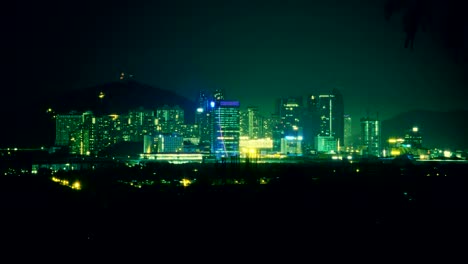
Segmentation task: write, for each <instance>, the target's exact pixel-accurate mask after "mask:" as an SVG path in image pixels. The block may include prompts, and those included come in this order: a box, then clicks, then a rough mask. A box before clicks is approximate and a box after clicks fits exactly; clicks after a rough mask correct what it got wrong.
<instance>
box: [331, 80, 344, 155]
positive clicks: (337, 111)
mask: <svg viewBox="0 0 468 264" xmlns="http://www.w3.org/2000/svg"><path fill="white" fill-rule="evenodd" d="M332 94H333V95H334V99H333V100H332V101H333V109H332V123H333V126H332V127H333V136H334V137H335V139H336V141H337V143H338V146H339V147H342V146H344V141H345V140H344V103H343V96H342V95H341V93H340V91H338V89H336V88H335V89H333V91H332Z"/></svg>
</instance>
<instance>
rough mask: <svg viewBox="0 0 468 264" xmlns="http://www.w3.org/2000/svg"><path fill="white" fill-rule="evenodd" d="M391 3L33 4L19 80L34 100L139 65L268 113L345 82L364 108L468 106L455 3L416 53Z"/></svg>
mask: <svg viewBox="0 0 468 264" xmlns="http://www.w3.org/2000/svg"><path fill="white" fill-rule="evenodd" d="M385 2H386V1H385V0H380V1H359V3H357V2H353V1H344V0H343V1H342V0H336V1H330V2H327V3H325V2H314V1H300V0H297V1H289V2H287V3H286V2H281V1H220V2H218V1H197V4H195V3H194V2H191V1H171V2H170V3H169V2H158V1H155V2H152V3H150V2H148V1H135V2H132V3H131V4H122V5H118V4H111V3H106V2H105V1H104V2H100V3H98V4H96V3H93V4H91V3H88V2H86V1H85V2H83V3H80V6H77V7H76V9H73V10H70V9H68V8H66V6H65V5H63V4H60V3H58V2H57V3H56V2H55V1H45V2H41V4H40V5H37V4H34V3H27V4H26V3H25V4H24V5H22V6H16V12H17V13H16V14H17V15H18V17H19V18H21V21H20V22H19V23H18V24H17V26H18V28H17V29H18V30H21V32H23V34H21V35H19V34H17V38H15V41H17V42H18V43H16V44H17V45H16V50H17V51H18V52H16V53H15V61H16V63H15V70H16V76H18V77H19V76H28V78H16V79H15V81H16V83H14V86H15V87H17V88H18V89H17V90H18V91H23V92H26V93H29V94H31V95H32V97H34V96H35V95H38V94H40V93H55V92H60V91H64V90H67V91H69V90H80V89H84V88H86V87H89V86H93V85H97V84H102V83H107V82H110V81H113V80H116V79H117V78H119V76H120V73H121V72H128V73H129V74H133V75H134V76H135V78H136V79H137V80H140V81H142V82H144V83H148V84H150V85H153V86H156V87H161V88H163V89H168V90H171V91H174V92H176V93H178V94H181V95H183V96H186V97H188V98H193V97H195V96H196V94H197V93H198V91H199V90H201V89H218V88H222V89H224V91H225V93H226V94H227V95H228V96H229V97H231V98H236V100H240V101H243V102H244V104H245V105H256V106H259V107H260V108H261V109H264V110H262V111H265V112H272V111H273V110H274V104H273V103H271V100H270V99H269V98H267V97H266V95H268V96H271V97H273V98H278V97H281V96H283V95H284V91H287V92H288V94H291V95H293V96H298V95H300V94H307V93H310V92H314V93H315V92H316V93H323V94H325V93H328V92H329V90H332V89H335V88H337V89H340V91H341V92H342V94H343V96H344V97H345V98H347V104H346V105H347V108H348V109H347V111H346V112H347V114H350V115H351V116H356V117H360V116H365V115H366V113H367V111H369V110H370V111H372V112H379V115H380V116H381V118H382V119H388V118H391V117H392V116H395V115H397V114H399V113H401V112H404V111H410V110H414V109H425V110H434V111H449V110H453V109H466V104H465V103H464V97H466V89H463V88H464V87H466V84H467V82H466V78H465V77H464V73H466V71H465V70H466V67H465V65H464V64H463V63H455V62H454V61H452V59H451V57H450V56H449V54H448V53H449V51H451V50H447V49H446V48H445V46H444V44H443V41H444V38H443V37H441V36H440V35H441V34H442V33H443V32H442V31H441V30H442V29H441V27H442V25H444V24H443V23H442V22H444V21H445V20H444V19H445V15H447V12H448V11H447V12H445V13H444V12H443V10H445V9H444V8H445V4H443V2H444V1H436V0H434V1H433V5H434V6H433V9H434V10H437V12H435V11H434V10H433V14H431V15H432V19H433V23H434V25H433V28H430V30H427V31H426V32H423V31H418V32H417V35H416V39H415V44H414V50H413V51H410V50H409V49H405V48H404V46H403V40H404V35H405V33H404V31H403V30H402V27H401V20H400V18H401V17H400V16H401V13H400V14H398V13H397V14H395V15H394V16H393V17H391V18H390V19H388V20H386V17H385V16H384V9H385ZM447 2H452V1H447ZM437 7H441V8H439V9H437ZM436 26H438V27H436ZM437 37H439V38H438V39H437ZM463 48H464V46H463V45H462V46H461V49H462V51H463ZM23 92H19V93H17V92H16V91H11V95H12V97H21V95H22V94H24V93H23ZM9 101H10V100H5V103H6V105H8V104H9Z"/></svg>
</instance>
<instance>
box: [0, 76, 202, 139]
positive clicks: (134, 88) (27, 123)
mask: <svg viewBox="0 0 468 264" xmlns="http://www.w3.org/2000/svg"><path fill="white" fill-rule="evenodd" d="M100 92H103V93H104V94H105V97H104V98H103V99H102V101H101V100H100V99H99V93H100ZM165 104H167V105H169V106H175V105H179V106H180V107H181V108H182V109H184V110H185V120H186V122H187V123H193V122H194V119H195V111H194V109H195V108H196V105H195V103H194V102H193V101H191V100H189V99H187V98H185V97H183V96H181V95H178V94H176V93H174V92H172V91H168V90H164V89H161V88H158V87H153V86H150V85H147V84H143V83H140V82H137V81H134V80H125V81H118V82H111V83H106V84H102V85H97V86H92V87H88V88H85V89H79V90H72V91H69V90H67V91H64V92H63V93H55V94H41V93H37V95H35V96H34V97H31V96H26V97H25V96H22V95H21V91H17V92H16V93H15V94H14V95H13V96H11V100H10V101H9V102H8V106H9V107H15V109H18V110H19V111H16V112H11V114H9V115H7V116H6V120H5V123H6V124H9V126H8V129H2V130H1V131H0V133H1V137H0V146H1V147H38V146H42V145H50V144H53V143H54V139H55V121H54V120H53V119H52V118H51V116H50V115H48V114H46V110H47V109H48V108H49V107H50V108H52V109H53V110H54V111H55V112H56V113H68V112H70V111H72V110H75V111H78V112H81V111H88V110H90V111H92V112H93V113H95V114H96V115H101V114H112V113H119V114H126V113H127V112H128V111H129V110H131V109H138V108H140V107H143V108H145V109H156V108H158V107H161V106H164V105H165Z"/></svg>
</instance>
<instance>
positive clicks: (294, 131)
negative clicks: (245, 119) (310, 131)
mask: <svg viewBox="0 0 468 264" xmlns="http://www.w3.org/2000/svg"><path fill="white" fill-rule="evenodd" d="M276 111H277V117H278V118H279V119H278V122H277V123H276V125H275V126H274V131H273V150H274V151H280V152H284V151H285V147H284V146H285V145H288V144H289V145H290V142H291V141H290V140H286V137H288V138H293V137H295V138H297V137H299V136H300V137H301V141H302V97H288V98H280V99H278V100H277V102H276ZM298 131H300V132H301V134H300V135H298V133H299V132H298ZM281 142H283V143H281ZM285 142H288V144H286V143H285ZM292 142H295V143H297V141H292ZM296 145H297V144H296ZM281 146H283V147H281ZM301 146H302V145H301ZM286 152H287V151H286ZM299 152H301V153H302V150H301V151H295V153H299Z"/></svg>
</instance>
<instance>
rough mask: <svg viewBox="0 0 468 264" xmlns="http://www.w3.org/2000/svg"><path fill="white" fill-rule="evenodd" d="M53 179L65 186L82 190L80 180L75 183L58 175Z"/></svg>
mask: <svg viewBox="0 0 468 264" xmlns="http://www.w3.org/2000/svg"><path fill="white" fill-rule="evenodd" d="M52 181H53V182H56V183H59V184H61V185H63V186H67V187H70V188H72V189H74V190H81V183H80V182H79V181H75V182H73V183H70V181H68V180H64V179H59V178H57V177H52Z"/></svg>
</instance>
